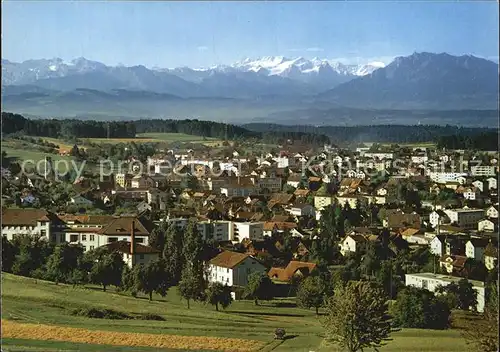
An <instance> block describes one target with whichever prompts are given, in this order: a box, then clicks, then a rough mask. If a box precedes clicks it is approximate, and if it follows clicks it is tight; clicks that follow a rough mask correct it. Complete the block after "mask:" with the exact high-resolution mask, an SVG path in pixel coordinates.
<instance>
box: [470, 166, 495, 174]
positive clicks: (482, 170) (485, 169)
mask: <svg viewBox="0 0 500 352" xmlns="http://www.w3.org/2000/svg"><path fill="white" fill-rule="evenodd" d="M470 173H471V175H472V176H495V175H496V167H495V166H492V165H476V166H471V168H470Z"/></svg>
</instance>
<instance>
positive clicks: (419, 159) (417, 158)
mask: <svg viewBox="0 0 500 352" xmlns="http://www.w3.org/2000/svg"><path fill="white" fill-rule="evenodd" d="M428 160H429V157H428V156H427V155H413V156H412V157H411V162H412V163H414V164H421V163H425V162H427V161H428Z"/></svg>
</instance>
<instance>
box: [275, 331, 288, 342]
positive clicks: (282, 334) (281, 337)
mask: <svg viewBox="0 0 500 352" xmlns="http://www.w3.org/2000/svg"><path fill="white" fill-rule="evenodd" d="M285 335H286V332H285V329H282V328H277V329H276V330H275V331H274V339H275V340H284V339H285Z"/></svg>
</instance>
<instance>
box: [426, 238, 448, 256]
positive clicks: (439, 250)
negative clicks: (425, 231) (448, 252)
mask: <svg viewBox="0 0 500 352" xmlns="http://www.w3.org/2000/svg"><path fill="white" fill-rule="evenodd" d="M445 239H446V236H444V235H437V236H435V237H434V238H433V239H432V240H431V241H430V243H429V250H430V252H431V253H432V254H434V255H437V256H440V257H441V256H442V255H443V254H444V253H445V248H446V244H445Z"/></svg>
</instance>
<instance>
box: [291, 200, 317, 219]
mask: <svg viewBox="0 0 500 352" xmlns="http://www.w3.org/2000/svg"><path fill="white" fill-rule="evenodd" d="M285 210H286V211H287V212H288V213H290V214H292V215H295V216H313V217H314V215H315V210H314V207H313V206H312V205H311V204H308V203H297V204H294V205H291V206H290V207H288V208H286V209H285Z"/></svg>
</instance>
